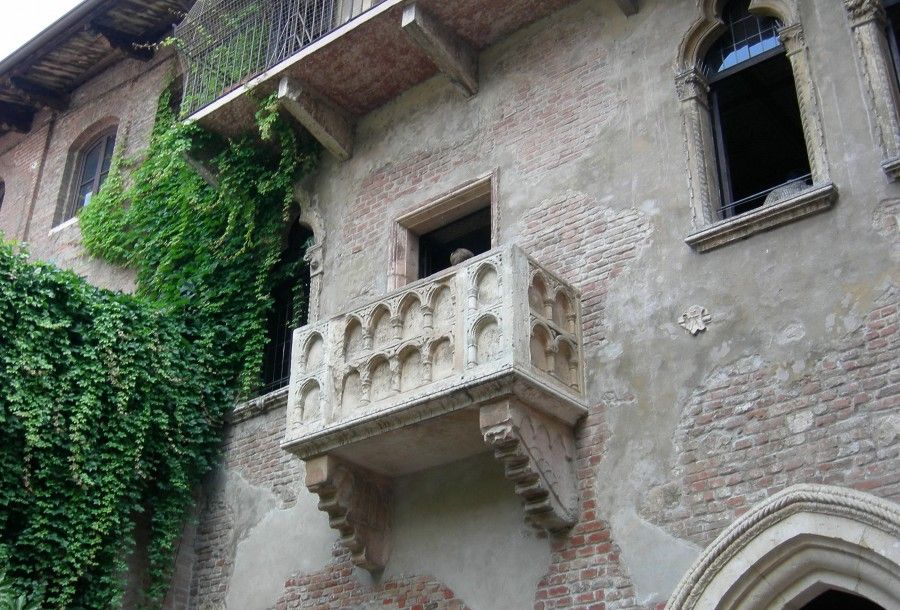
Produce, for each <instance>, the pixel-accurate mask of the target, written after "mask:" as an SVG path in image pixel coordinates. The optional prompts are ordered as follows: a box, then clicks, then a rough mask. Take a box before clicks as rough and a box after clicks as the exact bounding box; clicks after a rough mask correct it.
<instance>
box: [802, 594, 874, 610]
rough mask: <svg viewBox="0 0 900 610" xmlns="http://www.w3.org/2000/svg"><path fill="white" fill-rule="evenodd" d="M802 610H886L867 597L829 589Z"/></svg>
mask: <svg viewBox="0 0 900 610" xmlns="http://www.w3.org/2000/svg"><path fill="white" fill-rule="evenodd" d="M800 610H884V608H882V607H881V606H879V605H878V604H876V603H875V602H871V601H869V600H867V599H866V598H865V597H860V596H858V595H854V594H852V593H845V592H844V591H836V590H835V589H829V590H828V591H825V593H822V594H821V595H819V596H818V597H816V598H815V599H814V600H812V601H811V602H809V603H808V604H806V605H805V606H803V607H802V608H801V609H800Z"/></svg>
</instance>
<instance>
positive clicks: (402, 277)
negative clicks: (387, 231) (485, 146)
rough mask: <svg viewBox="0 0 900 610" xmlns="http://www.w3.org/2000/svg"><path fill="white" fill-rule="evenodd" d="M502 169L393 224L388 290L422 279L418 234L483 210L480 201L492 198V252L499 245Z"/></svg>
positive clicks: (480, 177) (481, 177) (407, 214)
mask: <svg viewBox="0 0 900 610" xmlns="http://www.w3.org/2000/svg"><path fill="white" fill-rule="evenodd" d="M498 178H499V170H496V169H495V170H493V171H492V172H490V173H487V174H483V175H481V176H478V177H476V178H474V179H472V180H471V181H469V182H466V183H465V184H463V185H461V186H458V187H457V188H455V189H453V190H452V191H449V192H447V193H444V194H442V195H439V196H438V197H436V198H434V199H431V200H430V201H428V202H426V203H424V204H421V205H418V206H416V207H415V208H414V209H413V210H412V211H411V212H408V213H406V214H403V215H401V216H399V217H397V218H396V219H395V220H394V223H393V225H392V234H391V238H390V243H391V262H390V275H389V277H388V290H389V291H391V290H396V289H397V288H400V287H402V286H405V285H406V284H409V283H410V282H415V281H416V280H418V279H419V275H418V270H419V248H418V239H419V237H418V236H419V235H420V234H422V233H426V232H428V231H431V230H434V229H436V228H439V227H441V226H443V225H445V224H447V223H448V222H453V221H454V220H457V219H459V218H462V217H463V216H465V215H466V214H468V213H471V212H475V211H477V210H478V209H482V208H483V205H481V204H480V203H479V202H480V201H482V200H483V198H485V197H488V198H489V203H488V205H489V207H490V210H491V212H490V215H491V249H493V248H496V247H497V246H499V245H500V238H499V235H500V233H499V224H500V212H499V206H498V201H499V191H498V185H499V179H498Z"/></svg>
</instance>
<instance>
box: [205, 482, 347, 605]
mask: <svg viewBox="0 0 900 610" xmlns="http://www.w3.org/2000/svg"><path fill="white" fill-rule="evenodd" d="M222 476H223V477H224V478H225V483H224V489H223V494H224V497H225V501H226V503H227V505H228V511H229V513H230V515H231V516H232V518H233V524H234V526H233V529H232V535H231V538H230V541H229V542H230V544H229V547H230V550H229V552H230V554H231V556H232V557H233V558H234V562H233V566H234V567H233V571H232V574H231V578H230V580H229V585H228V594H227V596H226V601H225V608H231V609H235V610H265V609H266V608H270V607H272V606H273V605H274V604H275V601H276V600H277V599H278V597H279V595H280V594H281V592H282V590H283V588H284V582H285V580H287V579H288V578H289V577H290V575H291V574H293V573H296V572H298V571H309V572H312V571H315V570H318V569H321V568H322V567H323V566H324V565H325V564H326V563H327V562H328V561H329V560H330V559H331V546H332V544H333V542H334V538H335V534H334V532H333V531H332V530H331V529H329V527H328V523H327V522H326V520H325V518H324V517H323V515H322V513H320V512H319V510H318V509H317V508H316V501H317V499H316V497H315V496H313V495H312V494H310V493H309V492H307V491H305V490H297V501H296V503H295V504H294V505H293V506H292V507H291V508H287V509H285V508H282V502H281V501H280V500H279V499H278V498H277V497H276V496H275V494H273V493H272V492H271V491H270V490H269V489H267V488H264V487H258V486H254V485H251V484H250V483H248V482H247V481H246V480H245V479H244V478H243V477H242V476H241V475H240V474H238V473H236V472H234V471H230V472H227V473H223V475H222ZM299 524H303V526H302V527H300V526H299Z"/></svg>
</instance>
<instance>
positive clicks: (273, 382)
mask: <svg viewBox="0 0 900 610" xmlns="http://www.w3.org/2000/svg"><path fill="white" fill-rule="evenodd" d="M312 243H313V234H312V232H311V231H310V230H309V229H307V228H306V227H305V226H303V225H302V224H300V223H299V222H294V224H293V225H291V229H290V231H289V232H288V237H287V242H286V246H285V249H284V251H283V252H282V254H281V259H280V261H279V263H278V266H277V268H276V269H275V282H276V283H275V287H274V289H273V290H272V309H271V310H270V312H269V318H268V321H267V323H266V327H267V332H268V342H267V344H266V348H265V353H264V355H263V370H262V387H261V389H260V394H266V393H268V392H272V391H275V390H277V389H279V388H283V387H284V386H286V385H287V384H288V382H289V381H290V375H291V340H292V335H293V331H294V329H295V328H299V327H300V326H304V325H305V324H306V323H307V321H308V315H309V285H310V269H309V263H308V262H307V260H306V258H305V256H304V255H305V254H306V251H307V249H308V248H309V246H311V245H312Z"/></svg>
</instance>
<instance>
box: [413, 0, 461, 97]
mask: <svg viewBox="0 0 900 610" xmlns="http://www.w3.org/2000/svg"><path fill="white" fill-rule="evenodd" d="M401 27H402V28H403V31H404V32H406V33H407V34H409V35H410V36H411V37H412V39H413V40H414V41H415V42H416V44H418V45H419V47H421V49H422V50H423V51H424V52H425V54H426V55H428V57H429V58H430V59H431V61H433V62H434V63H435V65H437V67H438V69H439V70H440V71H441V72H443V73H444V74H445V75H446V76H447V77H448V78H449V79H450V80H451V82H453V83H454V84H455V85H456V86H457V87H459V88H460V89H462V91H463V93H465V94H466V96H467V97H469V96H472V95H475V94H476V93H478V54H477V53H475V51H474V50H473V49H472V48H471V47H470V46H469V45H468V44H467V43H466V42H465V41H464V40H463V39H461V38H460V37H459V36H457V34H456V33H455V32H453V31H452V30H450V29H449V28H448V27H446V26H445V25H444V24H443V23H441V22H440V21H438V20H437V19H435V18H434V17H433V16H432V15H431V14H429V13H428V12H426V11H425V9H423V8H422V7H421V6H419V4H418V3H413V4H409V5H407V6H406V7H405V8H404V9H403V22H402V24H401Z"/></svg>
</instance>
